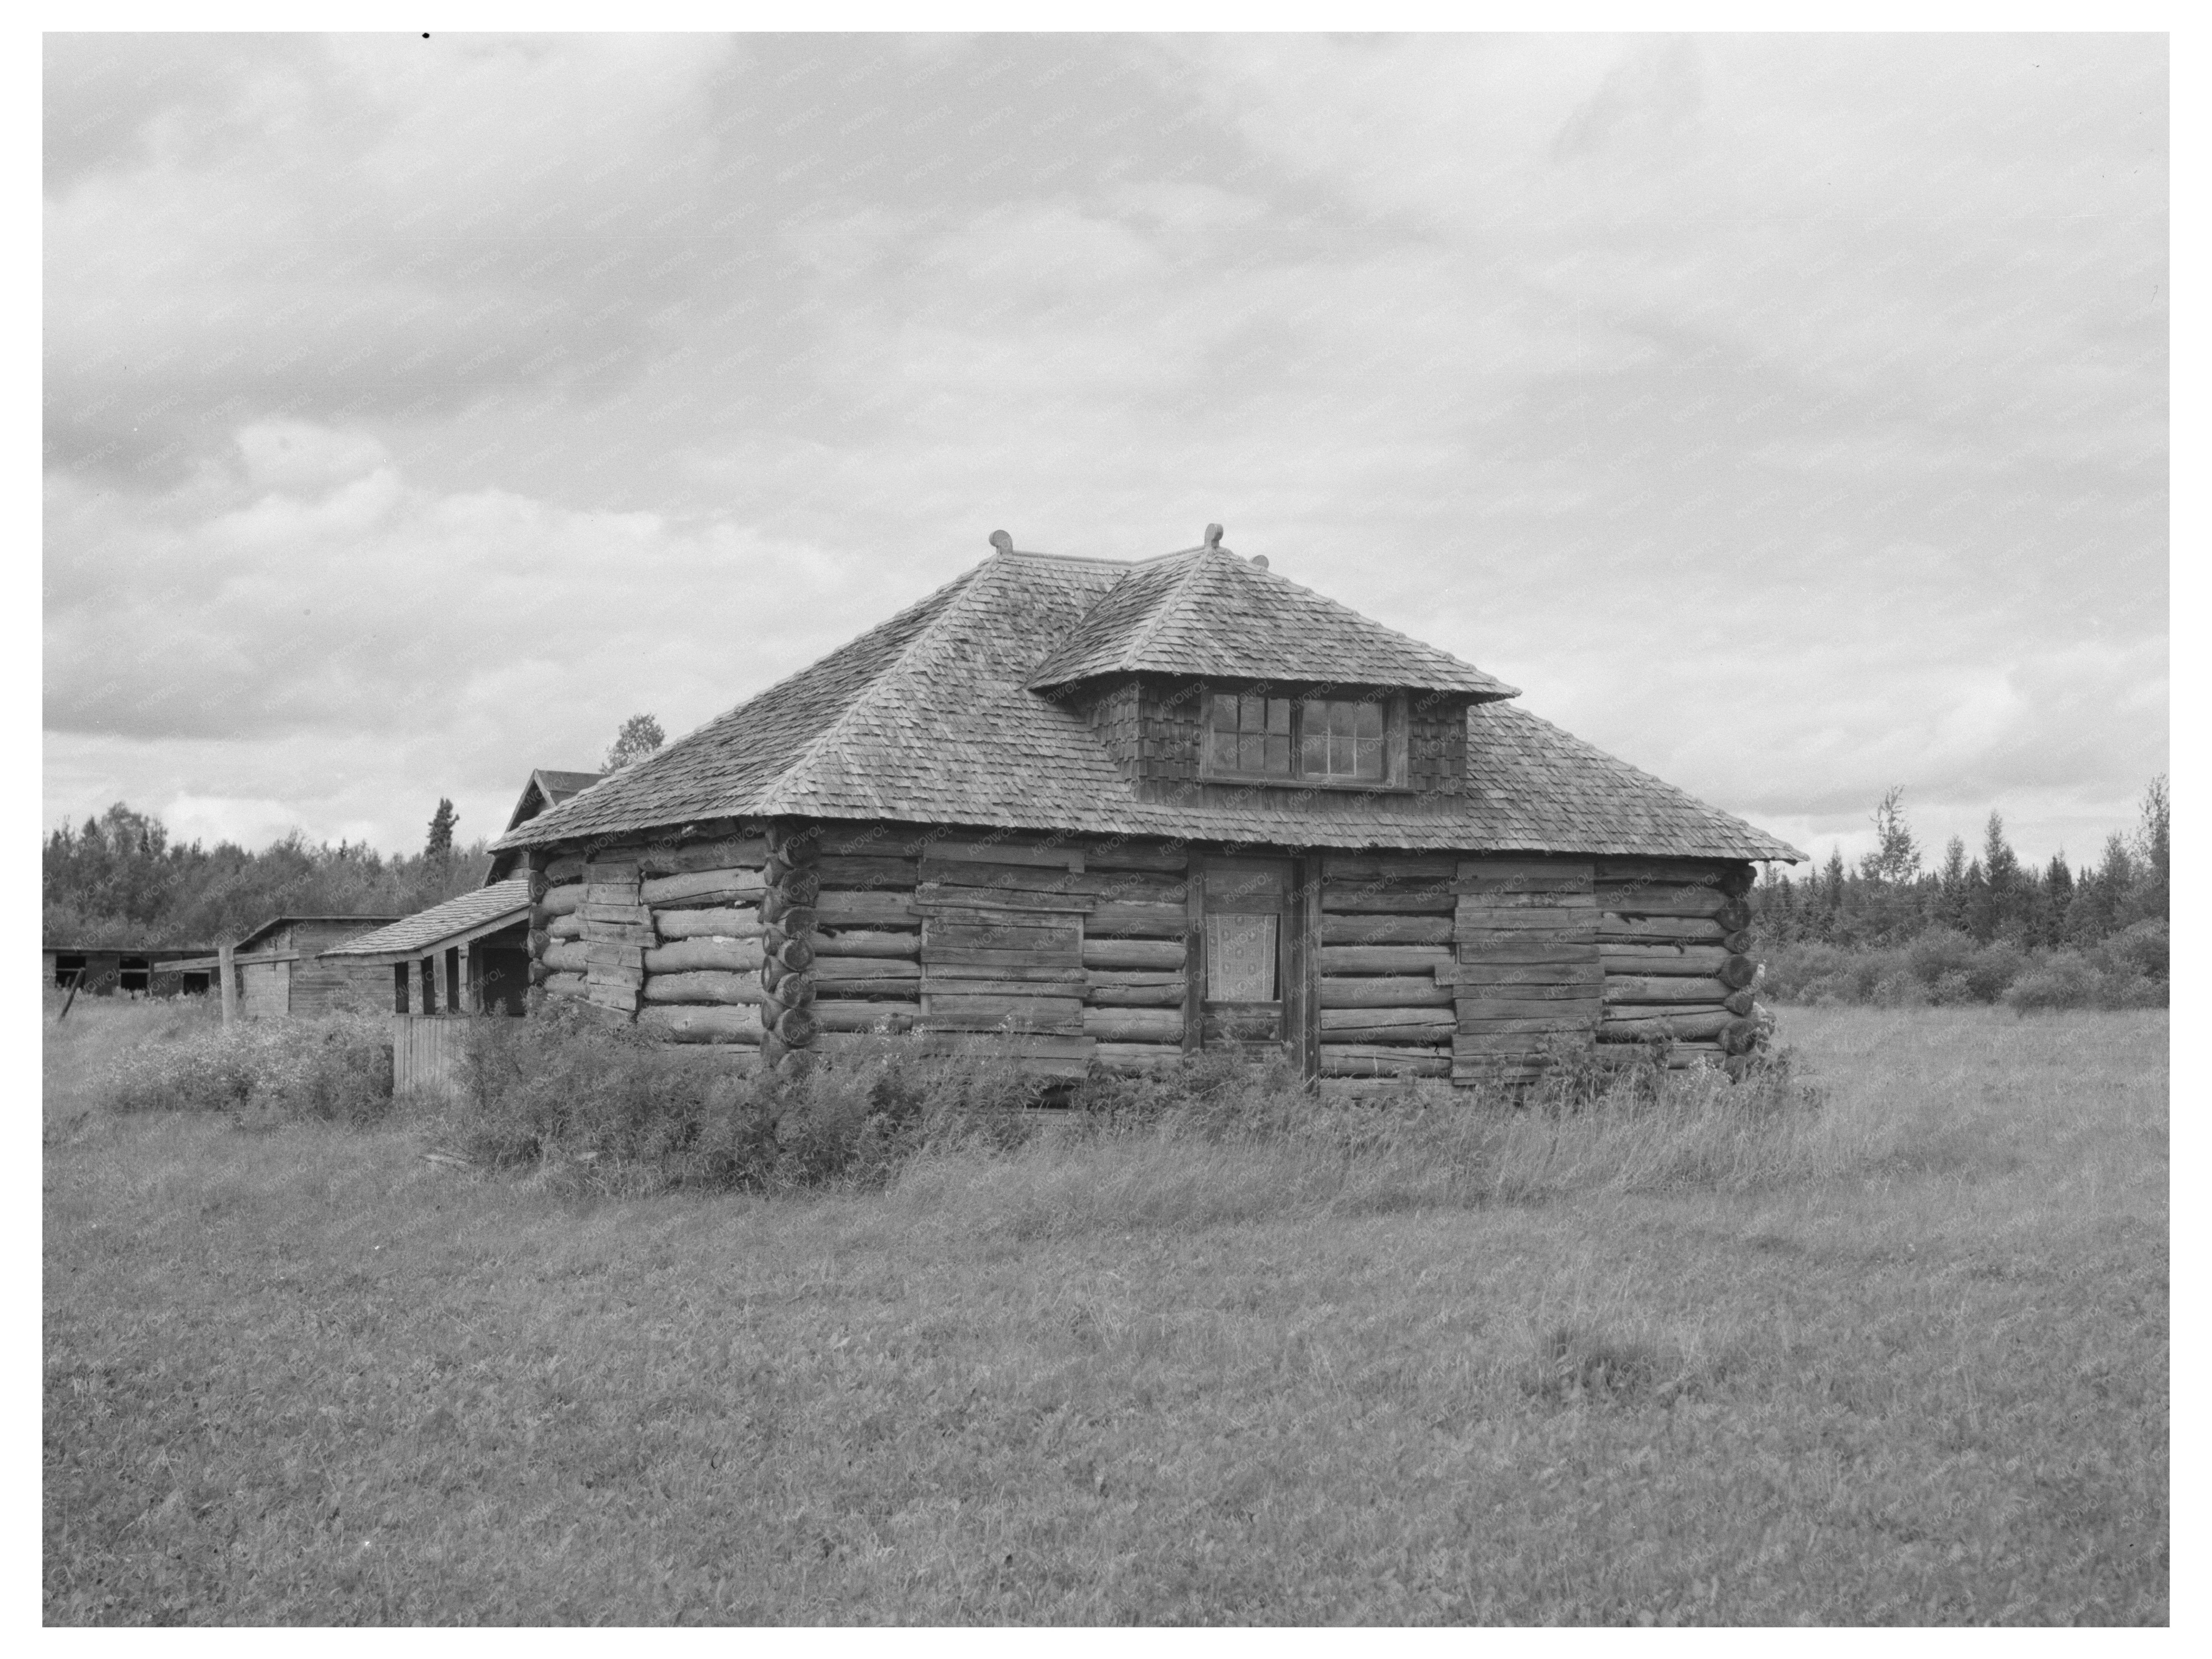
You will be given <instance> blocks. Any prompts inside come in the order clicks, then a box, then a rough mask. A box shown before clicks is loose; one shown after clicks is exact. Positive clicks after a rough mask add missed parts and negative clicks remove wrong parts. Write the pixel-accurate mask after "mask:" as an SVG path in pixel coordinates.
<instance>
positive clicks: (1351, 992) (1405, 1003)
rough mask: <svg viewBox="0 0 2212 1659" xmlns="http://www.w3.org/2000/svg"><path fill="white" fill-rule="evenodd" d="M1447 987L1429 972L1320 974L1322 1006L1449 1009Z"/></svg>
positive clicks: (1449, 1001) (1449, 999)
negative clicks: (1362, 975)
mask: <svg viewBox="0 0 2212 1659" xmlns="http://www.w3.org/2000/svg"><path fill="white" fill-rule="evenodd" d="M1451 1000H1452V994H1451V987H1449V986H1445V985H1439V984H1437V981H1436V976H1435V975H1432V974H1389V975H1380V976H1378V977H1376V978H1372V979H1338V978H1331V977H1329V976H1328V975H1323V976H1322V981H1321V1006H1322V1007H1323V1008H1435V1007H1444V1008H1449V1006H1451Z"/></svg>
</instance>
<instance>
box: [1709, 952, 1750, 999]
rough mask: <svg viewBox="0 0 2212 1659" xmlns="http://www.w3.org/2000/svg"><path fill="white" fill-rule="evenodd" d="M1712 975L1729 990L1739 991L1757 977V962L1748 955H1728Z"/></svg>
mask: <svg viewBox="0 0 2212 1659" xmlns="http://www.w3.org/2000/svg"><path fill="white" fill-rule="evenodd" d="M1713 977H1714V978H1715V979H1717V980H1718V981H1720V982H1721V983H1722V984H1723V985H1725V986H1727V987H1729V990H1731V991H1741V990H1743V989H1744V988H1746V987H1747V986H1749V985H1750V983H1751V982H1752V981H1753V980H1755V979H1757V978H1758V977H1759V964H1758V963H1755V962H1753V960H1752V959H1751V958H1750V957H1729V959H1728V960H1727V961H1726V962H1724V963H1721V967H1720V971H1719V972H1718V973H1717V974H1715V975H1713Z"/></svg>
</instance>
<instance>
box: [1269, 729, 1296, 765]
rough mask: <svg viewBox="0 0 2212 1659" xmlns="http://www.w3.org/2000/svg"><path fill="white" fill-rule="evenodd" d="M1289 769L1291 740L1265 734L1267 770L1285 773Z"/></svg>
mask: <svg viewBox="0 0 2212 1659" xmlns="http://www.w3.org/2000/svg"><path fill="white" fill-rule="evenodd" d="M1290 769H1291V740H1290V739H1289V738H1279V737H1277V736H1275V735H1274V734H1273V732H1269V733H1268V734H1267V770H1269V771H1270V772H1277V773H1286V772H1288V771H1289V770H1290Z"/></svg>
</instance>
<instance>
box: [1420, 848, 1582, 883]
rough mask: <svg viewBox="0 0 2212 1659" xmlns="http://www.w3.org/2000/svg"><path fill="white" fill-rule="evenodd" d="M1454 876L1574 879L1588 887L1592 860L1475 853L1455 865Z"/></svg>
mask: <svg viewBox="0 0 2212 1659" xmlns="http://www.w3.org/2000/svg"><path fill="white" fill-rule="evenodd" d="M1452 875H1453V877H1454V878H1455V879H1458V880H1462V881H1480V880H1483V879H1485V878H1488V879H1492V880H1505V879H1520V878H1531V879H1538V880H1541V879H1543V878H1555V879H1559V880H1563V881H1572V882H1576V883H1578V884H1582V885H1583V886H1584V887H1587V886H1588V885H1589V881H1590V878H1591V870H1590V861H1589V860H1588V859H1584V858H1576V857H1573V856H1565V857H1551V856H1547V855H1544V854H1528V853H1474V854H1462V856H1461V857H1460V858H1459V859H1457V860H1455V862H1454V865H1453V868H1452Z"/></svg>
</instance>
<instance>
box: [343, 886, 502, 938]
mask: <svg viewBox="0 0 2212 1659" xmlns="http://www.w3.org/2000/svg"><path fill="white" fill-rule="evenodd" d="M529 908H530V883H529V882H528V880H527V879H520V880H515V881H502V882H501V883H499V884H497V885H495V886H491V887H479V888H477V889H476V890H474V891H472V892H467V893H464V894H462V895H461V896H459V898H450V899H447V901H446V902H444V903H443V904H434V905H432V906H431V907H430V908H428V909H427V910H418V911H417V912H416V914H415V915H411V916H408V917H405V918H404V919H403V920H401V921H395V922H393V923H392V925H391V926H390V927H380V928H378V929H377V930H376V931H375V932H374V933H362V934H361V935H360V936H358V937H357V938H354V939H347V940H346V941H345V942H344V943H343V944H340V945H332V946H331V948H330V949H329V950H327V951H323V952H322V954H323V955H324V956H326V957H396V956H419V955H422V954H423V953H425V952H428V951H435V950H436V949H438V948H439V947H440V946H441V945H450V944H455V943H458V942H459V939H461V938H462V937H463V936H465V935H473V934H477V933H486V932H492V931H496V929H498V928H499V927H505V926H507V925H509V924H511V923H513V922H514V921H518V920H520V918H521V916H522V915H524V914H525V913H526V912H527V911H528V910H529Z"/></svg>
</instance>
